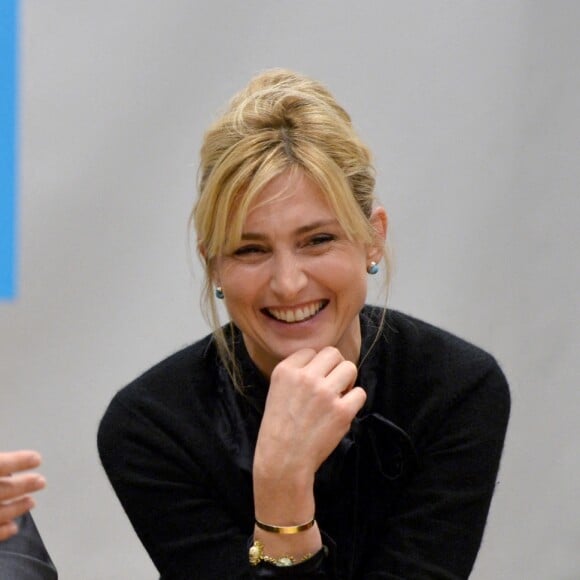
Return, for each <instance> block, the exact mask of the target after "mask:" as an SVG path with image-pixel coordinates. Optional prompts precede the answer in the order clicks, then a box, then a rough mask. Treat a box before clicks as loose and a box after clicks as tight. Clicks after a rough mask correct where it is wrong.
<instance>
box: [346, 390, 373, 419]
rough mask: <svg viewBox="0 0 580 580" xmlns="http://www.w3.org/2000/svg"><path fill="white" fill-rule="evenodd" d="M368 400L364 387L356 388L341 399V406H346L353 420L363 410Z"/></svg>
mask: <svg viewBox="0 0 580 580" xmlns="http://www.w3.org/2000/svg"><path fill="white" fill-rule="evenodd" d="M366 400H367V394H366V392H365V390H364V389H363V388H362V387H354V388H353V389H351V390H350V391H348V393H346V394H345V395H344V396H343V397H342V398H341V399H340V404H341V405H344V406H345V407H346V408H347V409H348V411H349V412H350V413H351V415H352V418H353V419H354V416H355V415H356V414H357V413H358V412H359V411H360V410H361V409H362V407H363V405H364V404H365V402H366Z"/></svg>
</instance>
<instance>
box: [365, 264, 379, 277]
mask: <svg viewBox="0 0 580 580" xmlns="http://www.w3.org/2000/svg"><path fill="white" fill-rule="evenodd" d="M378 271H379V267H378V265H377V263H376V262H371V263H370V264H369V267H368V268H367V272H368V273H369V274H371V275H373V276H374V275H375V274H376V273H377V272H378Z"/></svg>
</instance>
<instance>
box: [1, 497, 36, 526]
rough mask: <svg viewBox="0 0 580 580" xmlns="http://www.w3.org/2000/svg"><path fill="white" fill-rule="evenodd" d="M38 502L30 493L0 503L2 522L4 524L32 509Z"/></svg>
mask: <svg viewBox="0 0 580 580" xmlns="http://www.w3.org/2000/svg"><path fill="white" fill-rule="evenodd" d="M35 505H36V503H35V502H34V499H33V498H31V497H30V496H29V495H27V496H26V497H21V498H20V499H18V500H16V501H13V502H10V503H4V504H0V524H2V525H4V524H7V523H9V522H11V521H12V520H14V519H16V518H18V517H20V516H21V515H23V514H25V513H26V512H28V511H30V510H31V509H32V508H33V507H34V506H35Z"/></svg>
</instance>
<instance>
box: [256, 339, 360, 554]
mask: <svg viewBox="0 0 580 580" xmlns="http://www.w3.org/2000/svg"><path fill="white" fill-rule="evenodd" d="M356 376H357V368H356V366H355V365H354V364H353V363H352V362H350V361H347V360H345V359H344V357H343V356H342V354H341V353H340V351H339V350H338V349H336V348H334V347H326V348H324V349H322V350H321V351H320V352H318V353H317V352H316V351H314V350H312V349H302V350H299V351H297V352H295V353H294V354H292V355H290V356H289V357H288V358H286V359H284V360H283V361H282V362H280V363H279V364H278V365H277V366H276V367H275V369H274V371H273V372H272V376H271V379H270V388H269V391H268V398H267V399H266V407H265V410H264V417H263V418H262V424H261V426H260V432H259V434H258V441H257V443H256V452H255V455H254V469H253V477H254V502H255V510H256V518H257V519H258V520H260V521H263V522H266V523H269V524H274V525H280V526H290V525H298V524H302V523H304V522H307V521H309V520H310V519H311V518H312V517H313V516H314V511H315V506H314V492H313V486H314V475H315V473H316V471H317V469H318V468H319V467H320V465H321V463H322V462H323V461H324V460H325V459H326V458H327V457H328V456H329V455H330V453H331V452H332V451H333V450H334V449H335V447H336V446H337V445H338V443H339V442H340V440H341V439H342V437H344V435H345V434H346V432H347V431H348V430H349V428H350V425H351V423H352V420H353V419H354V417H355V415H356V413H357V412H358V411H359V409H360V408H361V407H362V406H363V405H364V402H365V400H366V393H365V392H364V390H363V389H362V388H360V387H353V385H354V382H355V380H356ZM254 535H255V536H256V537H259V538H260V539H264V540H265V541H267V542H268V544H267V546H268V545H269V546H270V549H271V550H272V551H274V552H277V553H282V552H283V551H284V550H285V549H286V550H288V552H290V553H294V554H300V553H305V552H311V553H313V552H315V551H317V550H318V549H319V548H320V546H321V541H320V533H319V531H318V527H317V526H315V527H314V528H311V529H310V530H309V531H308V532H302V533H300V534H297V535H294V536H277V537H275V536H276V535H275V534H268V536H269V537H264V536H265V534H264V533H263V532H262V531H261V530H259V529H256V531H255V534H254Z"/></svg>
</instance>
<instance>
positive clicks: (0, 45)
mask: <svg viewBox="0 0 580 580" xmlns="http://www.w3.org/2000/svg"><path fill="white" fill-rule="evenodd" d="M17 29H18V0H0V300H3V299H11V298H14V296H15V295H16V190H17V174H18V155H17V115H18V111H17V99H18V94H17V93H18V91H17V88H18V87H17V85H18V79H17V70H18V68H17V60H18V30H17Z"/></svg>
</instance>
